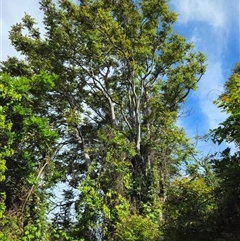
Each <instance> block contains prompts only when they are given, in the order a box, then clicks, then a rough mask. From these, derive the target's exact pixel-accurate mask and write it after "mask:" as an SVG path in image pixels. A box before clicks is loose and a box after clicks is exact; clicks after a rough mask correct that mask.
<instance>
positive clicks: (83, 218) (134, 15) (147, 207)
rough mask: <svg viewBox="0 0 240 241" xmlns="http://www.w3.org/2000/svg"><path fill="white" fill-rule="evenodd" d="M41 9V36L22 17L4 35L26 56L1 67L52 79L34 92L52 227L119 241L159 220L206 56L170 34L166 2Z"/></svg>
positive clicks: (64, 3)
mask: <svg viewBox="0 0 240 241" xmlns="http://www.w3.org/2000/svg"><path fill="white" fill-rule="evenodd" d="M40 8H41V10H42V11H43V13H44V20H43V22H44V25H45V33H44V35H43V36H42V35H41V33H40V32H39V30H38V29H37V28H36V27H35V22H34V19H33V18H32V17H31V16H29V15H26V16H25V17H24V18H23V19H22V22H21V23H19V24H16V25H14V26H13V27H12V30H11V31H10V39H11V41H12V44H13V46H14V47H15V48H16V50H17V51H19V52H21V53H22V54H23V55H24V56H25V61H24V62H23V61H20V60H17V59H15V58H9V59H8V61H6V62H4V63H3V64H2V72H8V73H10V74H11V75H12V76H32V75H34V74H39V73H40V72H41V71H45V72H46V73H54V74H56V75H57V76H58V79H57V81H56V83H55V84H54V86H53V87H52V88H51V90H49V91H46V92H45V93H46V94H45V95H41V92H40V90H39V92H37V91H36V92H35V93H32V95H33V98H35V99H36V100H38V102H37V105H35V106H34V108H35V110H36V111H37V112H38V114H39V115H41V116H44V117H45V118H46V119H47V120H48V122H49V123H50V126H51V129H52V130H54V131H56V132H57V133H58V136H59V139H58V143H57V145H58V148H56V147H54V149H53V152H54V154H53V163H54V167H55V169H54V170H55V171H54V173H52V175H51V177H49V179H51V182H52V183H59V182H61V183H65V185H63V186H64V188H65V190H64V191H63V200H62V202H61V203H60V204H57V205H58V209H56V210H58V211H56V212H55V217H54V219H53V225H54V226H55V227H56V228H57V229H59V230H62V229H64V230H66V232H67V233H68V235H69V237H70V236H71V237H74V238H76V239H81V238H82V239H83V240H98V239H99V238H101V239H102V240H112V239H113V238H114V237H115V239H116V238H117V237H118V239H120V240H122V239H121V236H120V235H119V232H120V231H119V229H120V227H125V225H126V224H127V223H128V222H134V220H135V217H137V219H138V220H140V218H142V222H143V223H146V222H147V221H149V223H150V224H151V222H152V223H155V224H157V225H158V226H160V225H161V221H162V218H163V217H162V214H161V203H162V202H163V201H164V198H165V195H166V193H165V190H166V186H167V185H168V182H169V180H170V178H171V177H173V176H174V175H175V174H176V173H177V169H178V168H177V167H178V165H180V164H181V161H182V160H185V159H187V158H188V156H189V154H190V153H191V152H192V151H193V148H192V147H191V145H190V143H189V141H188V139H187V138H186V137H185V134H184V131H183V130H182V129H180V128H179V127H177V126H176V120H177V117H178V114H179V110H180V107H181V105H182V104H183V103H184V101H185V99H186V97H187V95H188V93H189V92H190V91H191V90H195V89H196V87H197V82H198V81H199V80H200V78H201V76H202V75H203V73H204V71H205V66H204V60H205V58H204V56H203V55H202V54H201V53H196V52H194V50H193V46H192V44H191V43H187V42H186V41H185V39H184V38H183V37H182V36H180V35H179V34H175V33H173V32H172V24H173V23H174V22H175V21H176V14H175V13H174V12H172V11H170V9H169V7H168V5H167V2H166V1H165V0H150V1H149V0H147V1H146V0H142V1H131V0H122V1H108V0H99V1H85V0H83V1H78V2H76V3H74V2H72V1H70V0H59V1H58V2H57V3H56V4H55V3H54V1H52V0H42V1H41V2H40ZM25 33H27V34H25ZM76 190H78V192H77V193H75V191H76ZM72 215H73V217H72ZM148 226H151V225H148ZM153 226H154V225H153ZM154 227H155V226H154ZM136 230H138V229H136ZM136 232H144V230H142V229H141V231H139V230H138V231H136ZM154 233H155V236H154V237H153V236H152V235H153V233H151V232H149V235H151V237H150V236H149V237H147V236H144V235H147V234H141V235H142V236H141V235H140V236H141V237H145V238H146V240H155V239H157V238H159V235H160V234H159V233H158V232H154ZM129 235H132V239H129V240H138V239H134V235H135V236H136V234H134V233H130V234H129ZM130 238H131V237H130ZM150 238H151V239H150Z"/></svg>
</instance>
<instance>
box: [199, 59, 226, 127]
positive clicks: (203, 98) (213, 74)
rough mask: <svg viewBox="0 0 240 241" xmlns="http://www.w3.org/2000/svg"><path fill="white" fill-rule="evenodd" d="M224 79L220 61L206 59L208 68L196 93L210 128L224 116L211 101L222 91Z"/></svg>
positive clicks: (216, 124) (215, 125)
mask: <svg viewBox="0 0 240 241" xmlns="http://www.w3.org/2000/svg"><path fill="white" fill-rule="evenodd" d="M224 81H225V77H224V75H223V71H222V66H221V63H220V62H217V61H214V60H212V61H208V69H207V72H206V74H205V75H204V77H203V78H202V80H201V81H200V83H199V90H198V92H197V94H198V96H199V103H200V108H201V109H202V112H203V113H204V114H205V117H206V118H207V122H208V125H209V128H210V129H213V128H216V127H217V126H218V124H219V123H221V122H222V121H223V120H224V119H225V118H226V114H224V113H223V112H221V110H220V109H219V108H217V107H216V106H215V105H214V104H213V101H214V100H216V99H217V98H218V96H219V95H220V94H222V93H223V87H224V84H223V83H224Z"/></svg>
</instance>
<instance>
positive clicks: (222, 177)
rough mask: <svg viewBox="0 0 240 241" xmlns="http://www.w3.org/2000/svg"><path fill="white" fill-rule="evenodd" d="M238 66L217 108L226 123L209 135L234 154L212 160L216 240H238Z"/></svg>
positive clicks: (239, 113) (230, 153) (239, 114)
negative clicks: (215, 201)
mask: <svg viewBox="0 0 240 241" xmlns="http://www.w3.org/2000/svg"><path fill="white" fill-rule="evenodd" d="M239 87H240V64H239V63H237V64H236V66H235V68H234V69H233V73H232V75H231V76H230V77H229V79H228V81H227V82H226V84H225V90H224V93H223V94H222V95H221V96H220V97H219V98H218V100H217V101H216V104H217V105H218V107H220V108H221V109H222V110H223V111H224V112H225V113H227V114H228V117H227V118H226V120H225V121H224V122H223V123H221V124H220V126H219V127H218V128H216V129H215V130H213V131H212V134H213V140H214V141H215V142H217V143H219V144H220V143H222V142H227V143H231V144H235V147H234V148H233V150H231V149H230V148H229V147H228V148H226V149H225V150H224V151H223V152H222V153H221V156H220V158H215V159H214V160H213V164H214V168H215V172H216V175H217V177H218V178H219V184H218V185H219V186H218V188H217V189H216V197H217V207H218V209H217V213H216V216H215V223H216V227H217V229H216V237H217V238H221V239H222V240H233V241H235V240H239V238H240V232H239V228H238V227H239V225H240V222H239V217H240V208H239V207H240V202H239V200H240V191H239V190H240V179H239V172H240V165H239V158H240V156H239V144H240V139H239V135H240V133H239V131H240V124H239V120H240V111H239V110H240V104H239V103H240V90H239Z"/></svg>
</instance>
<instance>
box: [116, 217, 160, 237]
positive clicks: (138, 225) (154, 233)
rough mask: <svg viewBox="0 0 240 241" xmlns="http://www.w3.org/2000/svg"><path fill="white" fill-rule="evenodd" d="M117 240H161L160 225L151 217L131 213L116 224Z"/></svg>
mask: <svg viewBox="0 0 240 241" xmlns="http://www.w3.org/2000/svg"><path fill="white" fill-rule="evenodd" d="M114 240H116V241H147V240H149V241H154V240H160V232H159V228H158V225H157V224H156V223H154V222H153V221H151V219H149V218H146V217H142V216H139V215H131V216H129V217H127V218H126V219H125V220H123V221H122V222H121V223H117V225H116V234H115V239H114Z"/></svg>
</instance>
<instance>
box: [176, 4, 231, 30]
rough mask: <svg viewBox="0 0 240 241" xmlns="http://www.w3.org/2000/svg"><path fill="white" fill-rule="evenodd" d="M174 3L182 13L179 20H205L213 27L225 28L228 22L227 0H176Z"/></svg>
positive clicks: (182, 21) (185, 21) (181, 21)
mask: <svg viewBox="0 0 240 241" xmlns="http://www.w3.org/2000/svg"><path fill="white" fill-rule="evenodd" d="M172 4H173V5H174V6H175V8H176V9H177V12H178V13H179V14H180V16H179V22H180V23H184V24H186V23H188V22H189V21H203V22H206V23H208V24H209V25H210V26H212V27H213V28H217V29H219V28H224V27H225V26H226V23H227V16H226V11H225V9H226V8H225V7H226V1H223V0H201V1H199V0H174V1H173V2H172Z"/></svg>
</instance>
